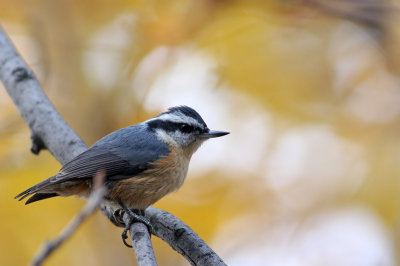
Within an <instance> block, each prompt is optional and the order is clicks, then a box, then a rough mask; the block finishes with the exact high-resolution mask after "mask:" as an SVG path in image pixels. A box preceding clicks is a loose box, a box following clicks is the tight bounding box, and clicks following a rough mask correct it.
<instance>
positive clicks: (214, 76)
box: [0, 0, 400, 266]
mask: <svg viewBox="0 0 400 266" xmlns="http://www.w3.org/2000/svg"><path fill="white" fill-rule="evenodd" d="M398 5H399V1H398V0H396V1H392V2H387V1H379V0H377V1H372V0H357V1H356V0H273V1H261V0H255V1H245V0H231V1H227V0H219V1H217V0H204V1H196V0H186V1H184V0H170V1H160V0H159V1H149V0H146V1H135V0H131V1H121V0H120V1H104V0H103V1H100V0H99V1H77V0H69V1H67V0H59V1H54V0H37V1H22V0H13V1H11V0H0V17H1V24H2V27H3V28H4V30H5V31H6V32H7V33H8V34H9V36H10V38H11V40H12V41H13V42H14V44H15V45H16V47H17V48H18V50H19V52H20V54H21V55H22V57H23V58H24V59H25V61H26V62H27V63H28V64H29V65H30V67H31V68H32V69H33V70H34V72H35V74H36V75H37V77H38V79H39V80H40V82H41V84H42V85H43V88H44V90H45V92H46V93H47V95H48V96H49V98H50V99H51V101H52V102H53V103H54V105H55V106H56V108H57V109H58V110H59V111H60V113H61V114H62V116H64V118H65V119H66V120H67V121H68V123H69V124H70V125H71V126H72V128H73V129H74V130H75V131H76V132H77V133H78V134H79V135H80V136H81V137H82V138H83V139H84V141H85V142H86V143H87V144H88V145H91V144H92V143H94V142H95V141H96V140H97V139H99V138H100V137H102V136H104V135H106V134H108V133H110V132H111V131H114V130H116V129H118V128H121V127H124V126H128V125H131V124H134V123H138V122H140V121H143V120H145V119H148V118H150V117H152V116H154V115H156V114H158V113H160V112H162V111H165V110H166V109H167V108H168V107H170V106H174V105H181V104H184V105H189V106H191V107H193V108H194V109H196V110H197V111H198V112H199V113H200V114H201V115H202V116H203V118H204V120H205V121H206V122H207V124H208V126H209V127H210V128H212V129H216V130H227V131H230V132H231V134H230V135H228V136H226V137H224V138H221V139H218V140H211V141H209V142H207V143H205V144H204V146H203V147H201V148H200V150H199V151H198V153H196V154H195V155H194V157H193V158H192V162H191V166H190V169H189V174H188V177H187V180H186V182H185V184H184V186H183V187H182V188H181V189H180V190H179V191H178V192H176V193H174V194H171V195H169V196H167V197H165V198H164V199H162V200H161V201H159V202H158V203H157V204H156V205H155V206H156V207H158V208H161V209H165V210H167V211H169V212H171V213H173V214H174V215H176V216H177V217H179V218H180V219H182V220H183V221H184V222H185V223H186V224H188V225H189V226H191V227H192V228H193V229H194V230H195V231H196V232H197V233H198V234H199V235H200V236H201V237H202V238H204V239H205V240H206V242H207V243H209V245H210V246H211V247H212V248H213V249H214V250H215V251H216V252H217V253H218V254H219V255H220V256H221V257H222V258H223V259H224V260H225V261H226V262H227V263H228V264H229V265H290V266H292V265H293V266H297V265H298V266H303V265H304V266H308V265H332V266H336V265H349V266H350V265H351V266H354V265H355V266H359V265H360V266H364V265H366V266H369V265H371V266H376V265H380V266H391V265H397V262H398V261H399V256H398V255H397V254H399V252H400V246H399V244H400V243H399V240H400V206H399V205H400V193H399V192H400V186H399V185H400V184H399V180H400V179H399V173H400V71H399V69H400V68H399V66H400V53H399V49H398V47H399V46H400V34H399V33H400V32H399V31H400V28H399V27H398V25H399V22H400V21H399V14H398V12H399V11H398V10H399V9H398V8H399V6H398ZM0 86H1V85H0ZM0 136H1V137H0V167H1V172H0V206H1V213H2V214H1V222H0V236H1V237H0V264H1V265H26V264H28V263H29V262H30V261H31V259H32V257H33V255H34V254H35V252H36V251H37V250H38V249H39V247H40V246H41V244H42V243H43V242H44V241H45V240H46V239H49V238H53V237H54V236H56V235H57V234H58V233H59V232H60V231H61V230H62V228H63V227H64V226H65V225H66V224H67V223H68V221H69V220H70V219H71V218H72V217H73V216H74V215H75V214H76V213H77V212H78V211H79V210H80V209H81V207H82V206H83V204H84V201H83V200H82V199H76V198H55V199H49V200H46V201H42V202H38V203H35V204H32V205H29V206H25V205H23V204H22V203H21V202H18V201H16V200H14V199H13V197H14V196H15V195H16V194H18V193H19V192H21V191H23V190H25V189H26V188H28V187H30V186H31V185H34V184H36V183H37V182H39V181H41V180H43V179H45V178H47V177H49V176H52V175H53V174H54V173H56V172H57V171H58V170H59V168H60V164H59V163H58V162H57V161H56V160H55V159H54V158H53V157H52V156H51V155H50V154H49V153H48V152H47V151H42V152H41V153H40V156H34V155H33V154H31V153H30V151H29V148H30V136H29V130H28V127H27V125H26V124H25V123H24V121H23V120H22V118H21V117H20V115H19V113H18V111H17V110H16V108H15V106H14V104H13V103H12V101H11V100H10V98H9V97H8V95H7V94H6V92H5V90H4V89H3V88H1V89H0ZM121 231H122V229H121V228H116V227H114V226H113V225H112V224H111V223H110V222H109V221H108V220H107V219H106V218H105V217H104V216H102V215H101V214H100V213H99V212H97V213H96V214H95V215H94V216H92V217H90V218H89V219H88V220H87V221H86V222H85V223H84V225H83V226H82V227H81V228H79V230H78V231H77V232H76V233H75V234H74V235H73V237H72V238H71V239H70V240H69V241H68V242H67V243H66V245H65V246H63V247H62V248H61V249H60V250H58V251H57V252H56V253H55V254H54V255H53V256H51V258H50V259H49V260H48V262H47V265H58V266H62V265H134V264H136V261H135V257H134V254H133V252H132V250H130V249H128V248H126V247H125V246H124V245H123V244H122V242H121V237H120V234H121ZM152 239H153V243H154V246H155V253H156V257H157V259H158V262H159V264H160V265H187V264H188V263H187V262H186V261H184V259H182V258H181V257H180V256H179V255H178V254H176V253H175V252H174V251H173V250H171V249H170V248H169V247H168V246H167V245H166V244H165V243H163V242H162V241H160V240H159V239H157V238H156V237H153V238H152Z"/></svg>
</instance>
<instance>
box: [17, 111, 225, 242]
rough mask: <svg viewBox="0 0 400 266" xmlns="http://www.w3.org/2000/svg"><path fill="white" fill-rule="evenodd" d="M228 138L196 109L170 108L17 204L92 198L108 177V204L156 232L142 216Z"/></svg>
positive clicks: (105, 143)
mask: <svg viewBox="0 0 400 266" xmlns="http://www.w3.org/2000/svg"><path fill="white" fill-rule="evenodd" d="M227 134H229V132H226V131H214V130H210V129H209V128H208V127H207V124H206V123H205V122H204V120H203V118H202V117H201V116H200V114H199V113H198V112H196V111H195V110H194V109H193V108H191V107H188V106H185V105H181V106H175V107H171V108H169V109H168V110H167V111H166V112H163V113H161V114H159V115H158V116H155V117H153V118H151V119H149V120H146V121H144V122H141V123H139V124H136V125H131V126H128V127H125V128H121V129H119V130H117V131H114V132H112V133H110V134H108V135H106V136H104V137H103V138H101V139H100V140H98V141H97V142H95V143H94V144H93V145H92V146H91V147H90V148H89V149H87V150H86V151H84V152H83V153H81V154H79V155H78V156H76V157H75V158H74V159H72V160H71V161H70V162H68V163H66V164H65V165H64V166H63V167H62V168H61V169H60V171H59V172H58V173H57V174H55V175H54V176H52V177H50V178H48V179H46V180H44V181H42V182H40V183H38V184H36V185H34V186H32V187H30V188H28V189H27V190H25V191H23V192H21V193H20V194H18V195H17V196H16V197H15V198H16V199H19V200H20V201H21V200H23V199H25V198H26V197H29V196H30V198H29V199H28V200H27V201H26V203H25V204H30V203H33V202H36V201H40V200H44V199H48V198H52V197H57V196H63V197H68V196H73V195H75V196H79V197H86V198H87V197H88V196H89V195H90V193H91V191H92V187H93V180H94V176H95V174H96V173H97V172H98V171H104V173H105V181H104V186H105V187H106V191H107V192H106V194H105V196H104V199H103V201H104V202H106V203H107V204H111V205H113V206H116V207H121V208H122V209H123V210H125V211H126V212H127V213H128V214H129V215H130V216H131V217H132V219H133V220H136V221H141V222H144V223H145V224H146V225H148V226H151V225H150V224H149V221H147V220H145V219H144V217H143V216H142V217H141V216H140V215H137V214H142V215H143V213H144V210H145V209H146V208H147V207H149V206H150V205H153V204H154V203H155V202H157V201H158V200H160V199H161V198H163V197H164V196H166V195H167V194H169V193H171V192H173V191H176V190H177V189H179V188H180V187H181V186H182V184H183V182H184V180H185V178H186V175H187V172H188V167H189V162H190V159H191V157H192V155H193V154H194V153H195V152H196V150H197V149H198V148H199V147H200V146H201V145H202V144H203V143H204V142H205V141H206V140H208V139H211V138H216V137H221V136H225V135H227ZM128 226H130V224H129V225H126V228H125V230H124V232H123V236H122V237H123V240H124V238H126V237H127V236H126V231H127V230H128ZM124 243H125V244H126V242H125V241H124Z"/></svg>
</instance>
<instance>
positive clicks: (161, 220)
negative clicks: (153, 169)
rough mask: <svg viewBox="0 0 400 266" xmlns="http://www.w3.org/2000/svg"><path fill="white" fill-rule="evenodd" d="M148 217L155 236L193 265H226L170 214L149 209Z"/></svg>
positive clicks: (147, 211)
mask: <svg viewBox="0 0 400 266" xmlns="http://www.w3.org/2000/svg"><path fill="white" fill-rule="evenodd" d="M146 217H147V218H148V219H149V220H150V222H151V224H152V225H153V232H152V233H153V234H154V235H156V236H158V237H159V238H161V239H162V240H164V241H165V242H167V243H168V244H169V245H170V246H171V247H172V248H173V249H175V250H176V251H177V252H178V253H180V254H181V255H182V256H184V257H185V258H186V259H187V260H188V261H189V262H190V263H191V264H192V265H198V266H201V265H204V266H205V265H225V263H224V262H223V261H222V259H221V258H220V257H218V255H217V254H216V253H215V252H214V251H213V250H212V249H211V248H210V247H209V246H208V245H207V244H206V243H205V242H204V241H203V240H202V239H201V238H200V237H199V236H198V235H197V234H196V233H195V232H194V231H193V230H192V229H191V228H190V227H189V226H187V225H186V224H184V223H182V221H181V220H179V219H178V218H176V217H175V216H174V215H172V214H170V213H169V212H166V211H163V210H159V209H156V208H154V207H149V208H147V209H146Z"/></svg>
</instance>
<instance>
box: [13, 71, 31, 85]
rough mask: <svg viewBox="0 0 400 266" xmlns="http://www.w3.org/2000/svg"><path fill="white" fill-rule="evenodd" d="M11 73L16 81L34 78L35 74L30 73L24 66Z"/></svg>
mask: <svg viewBox="0 0 400 266" xmlns="http://www.w3.org/2000/svg"><path fill="white" fill-rule="evenodd" d="M11 75H12V76H13V77H14V80H15V82H16V83H18V82H22V81H25V80H28V79H34V77H33V75H32V74H31V73H29V71H28V70H27V69H25V68H23V67H17V68H16V69H14V70H13V72H11Z"/></svg>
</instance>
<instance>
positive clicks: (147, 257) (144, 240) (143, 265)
mask: <svg viewBox="0 0 400 266" xmlns="http://www.w3.org/2000/svg"><path fill="white" fill-rule="evenodd" d="M129 219H131V218H130V217H129V215H128V214H126V213H125V215H124V216H123V220H124V222H125V223H129ZM129 233H130V235H131V240H132V248H133V250H134V251H135V255H136V259H137V261H138V265H140V266H157V260H156V256H155V255H154V249H153V246H152V244H151V239H150V234H149V231H148V230H147V227H146V225H144V224H143V223H134V224H132V225H131V228H130V230H129Z"/></svg>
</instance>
